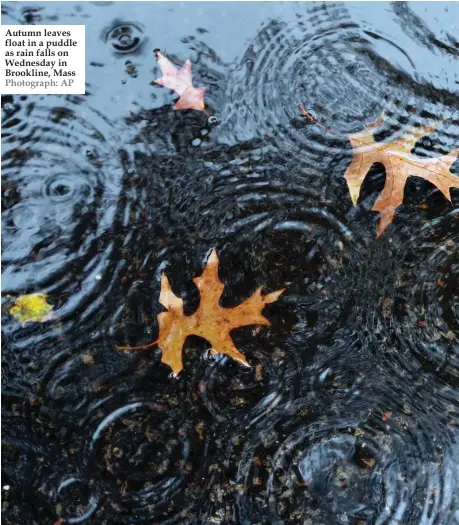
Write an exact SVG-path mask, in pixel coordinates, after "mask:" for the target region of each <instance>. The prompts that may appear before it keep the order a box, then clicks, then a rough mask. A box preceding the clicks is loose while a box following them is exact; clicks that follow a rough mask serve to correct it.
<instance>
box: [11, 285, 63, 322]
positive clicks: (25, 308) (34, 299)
mask: <svg viewBox="0 0 459 525" xmlns="http://www.w3.org/2000/svg"><path fill="white" fill-rule="evenodd" d="M47 297H48V295H47V294H44V293H32V294H28V295H21V296H20V297H18V298H17V299H16V301H15V303H14V305H13V306H12V307H11V308H10V314H11V315H12V316H13V317H14V318H15V319H17V320H18V321H19V322H20V323H21V324H25V323H27V322H36V323H43V322H44V321H48V320H49V317H50V315H49V314H50V313H51V312H52V310H53V307H52V306H51V305H50V304H49V303H47V302H46V298H47Z"/></svg>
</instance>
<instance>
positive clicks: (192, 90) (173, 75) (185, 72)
mask: <svg viewBox="0 0 459 525" xmlns="http://www.w3.org/2000/svg"><path fill="white" fill-rule="evenodd" d="M155 54H156V57H157V59H158V65H159V67H160V68H161V72H162V74H163V76H162V77H161V78H157V79H156V80H154V82H155V83H156V84H159V85H160V86H165V87H168V88H169V89H172V90H174V91H176V92H177V93H178V94H179V95H180V98H179V99H178V100H177V102H176V104H175V106H174V109H175V110H178V109H197V110H200V111H205V109H204V91H205V89H206V88H203V87H200V88H197V87H194V86H193V82H192V78H191V62H190V61H189V60H187V61H186V62H185V64H183V66H182V68H181V69H177V68H176V67H175V66H174V65H173V64H172V62H171V61H170V60H169V59H168V58H167V57H165V56H164V55H163V54H162V53H161V51H159V50H156V51H155Z"/></svg>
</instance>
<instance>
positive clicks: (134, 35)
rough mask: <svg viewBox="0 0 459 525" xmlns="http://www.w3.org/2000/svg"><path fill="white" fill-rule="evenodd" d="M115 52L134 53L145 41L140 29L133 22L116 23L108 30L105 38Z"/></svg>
mask: <svg viewBox="0 0 459 525" xmlns="http://www.w3.org/2000/svg"><path fill="white" fill-rule="evenodd" d="M105 41H106V42H107V44H110V45H111V46H112V47H113V48H114V50H115V51H116V52H117V53H123V54H125V53H134V52H135V51H138V50H139V49H140V48H141V47H142V44H143V43H144V41H145V37H144V35H143V32H142V30H141V29H140V28H139V27H138V26H137V25H135V24H132V23H127V24H118V25H116V26H115V27H113V28H112V29H110V31H108V33H107V36H106V38H105Z"/></svg>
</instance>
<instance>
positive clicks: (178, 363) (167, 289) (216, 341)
mask: <svg viewBox="0 0 459 525" xmlns="http://www.w3.org/2000/svg"><path fill="white" fill-rule="evenodd" d="M218 263H219V261H218V257H217V252H216V251H215V250H213V251H212V253H211V254H210V256H209V258H208V260H207V264H206V267H205V269H204V272H203V273H202V275H201V276H200V277H196V278H195V279H193V282H194V283H195V284H196V286H197V287H198V290H199V292H200V295H201V301H200V304H199V308H198V309H197V310H196V312H195V313H194V314H192V315H184V313H183V299H181V298H180V297H177V296H176V295H175V294H174V292H173V291H172V289H171V286H170V284H169V279H168V278H167V276H166V274H165V273H163V274H162V276H161V293H160V296H159V302H160V303H161V304H162V305H163V306H164V307H165V308H167V311H166V312H161V313H159V314H158V323H159V337H158V340H157V341H155V342H154V343H151V344H150V345H145V346H143V347H118V348H119V349H120V350H132V349H137V348H146V347H149V346H153V345H154V344H157V345H158V347H159V348H160V349H161V350H162V359H161V362H162V363H165V364H167V365H169V366H170V367H171V368H172V371H173V373H174V377H176V376H177V375H178V374H179V372H180V371H181V370H182V368H183V364H182V348H183V345H184V343H185V340H186V338H187V337H188V336H189V335H197V336H199V337H202V338H203V339H206V340H207V341H209V343H210V344H211V345H212V353H214V354H225V355H227V356H229V357H231V358H233V359H235V360H236V361H238V362H239V363H241V364H243V365H245V366H249V364H248V363H247V359H246V358H245V356H244V354H242V353H241V352H239V350H238V349H237V348H236V347H235V345H234V343H233V340H232V339H231V336H230V332H231V330H233V329H234V328H238V327H241V326H248V325H255V324H260V325H270V324H271V323H270V322H269V321H268V319H266V317H264V316H263V315H262V313H261V312H262V310H263V308H264V307H265V305H266V304H268V303H273V302H275V301H277V299H278V298H279V296H280V295H281V294H282V292H283V291H284V290H285V289H282V290H277V291H276V292H272V293H269V294H267V295H265V296H262V294H261V289H262V287H259V288H258V289H257V290H256V292H255V293H254V294H253V295H252V296H251V297H250V298H249V299H247V300H246V301H244V302H243V303H241V304H240V305H238V306H235V307H234V308H223V307H222V306H220V304H219V300H220V297H221V295H222V293H223V288H224V285H223V283H222V282H221V281H220V279H219V278H218Z"/></svg>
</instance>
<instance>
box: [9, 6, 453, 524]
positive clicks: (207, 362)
mask: <svg viewBox="0 0 459 525" xmlns="http://www.w3.org/2000/svg"><path fill="white" fill-rule="evenodd" d="M458 21H459V4H455V3H442V2H435V3H429V2H420V3H403V2H397V3H393V4H390V3H384V2H378V3H370V2H361V3H332V2H327V3H320V2H314V3H277V2H271V3H263V4H262V3H239V2H238V3H232V2H227V3H199V2H198V3H162V2H158V3H143V2H142V3H140V2H139V3H137V2H129V3H127V2H86V3H73V2H66V3H58V2H46V3H44V2H41V3H40V2H31V3H25V2H4V3H3V4H2V22H3V23H6V24H85V26H86V82H87V89H86V91H87V93H86V95H85V96H80V95H68V96H55V95H46V96H44V95H43V96H42V95H35V96H29V95H27V96H16V95H15V96H4V97H2V111H3V113H2V124H3V126H2V129H3V143H2V154H3V160H2V174H3V176H2V204H3V209H2V211H3V215H2V218H3V222H2V234H3V260H2V263H3V268H2V270H3V300H2V301H3V302H2V323H3V354H2V393H3V406H2V423H3V428H2V431H3V432H2V445H3V449H2V450H3V462H2V463H3V465H2V469H3V470H2V486H3V489H2V498H3V499H2V505H3V507H2V508H3V520H4V522H5V523H11V524H23V523H24V524H27V525H31V524H40V525H41V524H45V523H59V524H67V523H68V524H70V523H83V522H86V523H90V524H105V523H107V524H108V523H120V524H121V523H125V524H129V525H133V524H137V523H139V524H140V523H161V524H172V523H190V524H191V523H206V524H207V523H228V524H244V525H249V524H250V525H252V524H253V525H255V524H314V525H332V524H354V525H364V524H365V525H366V524H375V525H386V524H387V525H389V524H391V525H392V524H404V525H434V524H437V525H450V524H457V523H459V499H458V494H459V470H458V467H457V465H458V463H459V444H458V437H459V434H458V425H459V390H458V388H459V368H458V367H459V344H458V329H459V318H458V317H459V315H458V314H459V299H458V294H457V291H458V274H459V256H458V255H459V253H458V246H459V244H458V243H459V230H458V226H459V224H458V221H459V191H458V190H452V191H451V194H452V203H449V202H448V201H447V200H446V199H445V198H444V197H443V196H442V195H441V193H440V192H439V191H438V190H437V189H436V188H434V187H433V186H432V185H431V184H429V183H428V182H426V181H424V180H421V179H419V178H410V179H409V181H408V184H407V186H406V189H405V198H404V203H403V205H402V206H401V207H400V208H399V209H398V210H397V213H396V217H395V220H394V222H393V224H392V225H391V226H390V227H389V228H388V229H387V230H386V232H385V233H384V234H383V235H382V236H381V237H379V238H376V227H377V223H378V220H379V216H378V214H377V213H375V212H372V211H371V208H372V207H373V204H374V202H375V200H376V198H377V197H378V195H379V194H380V192H381V190H382V188H383V186H384V180H385V172H384V168H383V167H382V166H380V165H375V166H374V167H373V168H372V169H371V171H370V174H369V176H368V177H367V179H366V181H365V183H364V185H363V187H362V192H361V196H360V199H359V202H358V205H357V206H356V207H354V206H353V205H352V202H351V199H350V196H349V192H348V189H347V186H346V183H345V180H344V177H343V175H344V172H345V170H346V168H347V166H348V165H349V163H350V162H351V159H352V151H351V147H350V143H349V141H348V140H346V139H345V138H344V137H340V136H337V135H335V134H332V133H328V132H326V131H324V130H323V128H321V127H319V126H317V125H315V124H314V123H313V122H311V121H310V120H308V119H306V118H305V117H304V116H302V115H301V113H300V112H299V110H298V107H297V104H302V105H303V106H304V107H306V108H307V109H308V110H309V111H310V112H311V113H312V114H313V115H314V117H315V118H317V119H318V120H319V121H320V122H321V123H322V124H323V126H325V127H328V128H333V129H334V130H337V131H339V132H340V133H343V134H346V133H351V132H355V131H358V130H361V129H363V127H364V126H365V125H366V124H368V123H369V122H371V121H373V120H375V119H376V118H377V117H379V116H380V115H382V114H384V115H385V117H386V124H385V125H384V126H383V127H382V129H381V131H380V133H378V136H377V139H378V140H391V139H392V138H395V137H398V136H400V135H402V134H403V133H404V132H405V131H407V130H409V128H410V127H411V126H419V125H426V124H431V123H432V122H433V121H439V124H438V128H437V130H436V131H435V132H434V133H432V134H431V135H430V136H429V137H425V138H424V139H422V140H420V141H419V142H418V143H417V145H416V147H415V150H414V153H415V154H416V155H419V156H424V157H425V156H430V157H435V156H439V155H441V154H446V153H448V152H450V151H451V150H452V149H454V148H457V147H458V146H459V40H458V38H459V37H458V35H459V28H458ZM154 49H161V50H162V52H163V53H164V54H165V55H167V56H168V57H169V58H170V59H171V60H172V61H173V62H174V63H175V64H176V65H177V66H180V65H182V64H183V63H184V62H185V60H186V59H190V61H191V62H192V70H193V80H194V85H196V86H205V87H206V95H205V102H206V105H207V108H208V112H207V114H206V113H204V112H199V111H173V109H172V108H173V105H174V103H175V101H176V100H177V95H176V94H175V93H173V92H172V91H171V90H169V89H167V88H163V87H160V86H158V85H155V84H152V80H153V79H155V78H158V77H159V76H160V75H161V74H160V71H159V68H158V67H157V65H156V59H155V57H154V54H153V50H154ZM452 171H453V173H455V174H457V175H459V163H458V162H456V163H455V165H454V166H453V168H452ZM213 248H216V249H217V251H218V253H219V257H220V262H221V264H220V278H221V280H222V281H223V282H224V284H225V290H224V294H223V297H222V305H223V306H234V305H236V304H239V303H240V302H242V301H244V300H245V299H247V298H248V297H249V296H250V295H251V294H252V293H253V292H254V291H255V289H256V288H257V287H258V286H262V285H263V286H264V290H265V292H271V291H274V290H277V289H280V288H286V292H285V293H284V294H283V295H282V296H281V298H280V299H279V301H278V302H276V303H274V304H272V305H269V306H268V307H267V308H266V309H265V310H264V314H265V315H266V317H268V318H269V319H270V321H271V323H272V325H271V326H270V327H248V328H241V329H238V330H235V331H234V332H233V333H232V335H233V339H234V341H235V344H236V346H237V347H238V349H239V350H240V351H241V352H242V353H244V355H246V357H247V359H248V361H249V363H250V364H251V368H244V367H241V366H240V365H239V364H237V363H236V362H234V361H232V360H230V359H229V358H227V357H225V356H217V357H213V356H212V355H211V354H210V352H209V344H208V343H207V342H206V341H205V340H202V339H199V338H197V337H190V338H189V339H188V340H187V342H186V344H185V348H184V370H183V371H182V372H181V374H180V375H179V376H178V378H177V379H174V378H172V376H171V371H170V369H169V368H168V367H167V366H165V365H163V364H161V363H160V360H161V352H160V350H159V349H158V348H153V349H146V350H141V351H137V352H120V351H119V350H117V349H116V346H117V345H131V346H134V345H143V344H147V343H149V342H151V341H153V340H155V339H156V338H157V335H158V325H157V314H158V313H159V312H161V311H162V310H163V308H162V307H161V305H160V304H159V302H158V297H159V291H160V275H161V272H163V271H165V272H166V273H167V275H168V277H169V280H170V282H171V285H172V288H173V290H174V292H175V293H176V294H177V295H179V296H180V297H182V298H183V299H184V302H185V312H186V313H187V314H191V313H193V312H194V311H195V309H196V308H197V307H198V304H199V293H198V291H197V289H196V287H195V286H194V284H193V278H195V277H196V276H199V275H200V274H201V273H202V271H203V268H204V265H205V262H206V258H207V256H208V255H209V253H210V251H211V250H212V249H213ZM35 292H41V293H47V294H49V301H50V302H51V303H52V304H53V307H54V318H53V320H51V321H48V322H45V323H43V324H39V323H28V324H26V325H24V326H21V325H20V324H19V323H18V322H17V321H16V320H14V319H13V318H12V317H11V315H10V314H9V308H10V307H11V305H12V304H13V302H14V299H15V298H16V297H18V296H19V295H23V294H28V293H35Z"/></svg>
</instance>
